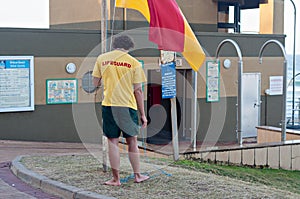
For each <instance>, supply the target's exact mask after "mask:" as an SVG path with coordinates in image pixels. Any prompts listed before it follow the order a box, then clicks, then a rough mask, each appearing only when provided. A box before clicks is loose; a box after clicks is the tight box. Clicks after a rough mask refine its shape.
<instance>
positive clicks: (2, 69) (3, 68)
mask: <svg viewBox="0 0 300 199" xmlns="http://www.w3.org/2000/svg"><path fill="white" fill-rule="evenodd" d="M33 60H34V58H33V56H0V112H17V111H33V110H34V61H33Z"/></svg>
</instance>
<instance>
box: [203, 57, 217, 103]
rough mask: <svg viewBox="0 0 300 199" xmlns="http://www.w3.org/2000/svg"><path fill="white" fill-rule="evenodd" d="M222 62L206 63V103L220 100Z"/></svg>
mask: <svg viewBox="0 0 300 199" xmlns="http://www.w3.org/2000/svg"><path fill="white" fill-rule="evenodd" d="M219 90H220V62H218V63H216V62H215V61H207V62H206V101H207V102H218V101H219V98H220V91H219Z"/></svg>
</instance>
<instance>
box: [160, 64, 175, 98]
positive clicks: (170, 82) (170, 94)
mask: <svg viewBox="0 0 300 199" xmlns="http://www.w3.org/2000/svg"><path fill="white" fill-rule="evenodd" d="M160 66H161V79H162V88H161V89H162V92H161V93H162V98H163V99H169V98H174V97H176V68H175V62H170V63H166V64H161V65H160Z"/></svg>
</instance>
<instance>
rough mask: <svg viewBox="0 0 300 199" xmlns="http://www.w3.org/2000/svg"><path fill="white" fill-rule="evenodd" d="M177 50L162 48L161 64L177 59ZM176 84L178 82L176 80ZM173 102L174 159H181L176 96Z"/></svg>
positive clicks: (171, 100) (172, 99) (171, 99)
mask: <svg viewBox="0 0 300 199" xmlns="http://www.w3.org/2000/svg"><path fill="white" fill-rule="evenodd" d="M163 52H166V53H167V54H169V55H170V54H172V56H171V57H169V58H168V55H166V54H165V53H163ZM175 58H176V56H175V52H174V51H164V50H160V60H161V64H166V63H170V62H174V61H175ZM175 84H176V82H175ZM170 102H171V126H172V145H173V160H174V161H177V160H179V139H178V124H177V105H176V96H175V97H172V98H170Z"/></svg>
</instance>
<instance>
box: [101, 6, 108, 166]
mask: <svg viewBox="0 0 300 199" xmlns="http://www.w3.org/2000/svg"><path fill="white" fill-rule="evenodd" d="M107 17H108V10H107V0H101V53H105V52H106V51H107V44H106V40H107ZM107 149H108V145H107V138H106V137H105V136H104V135H102V155H103V163H102V165H103V171H104V172H106V171H107V170H108V166H107V165H108V164H107V159H108V158H107V154H108V153H107Z"/></svg>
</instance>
